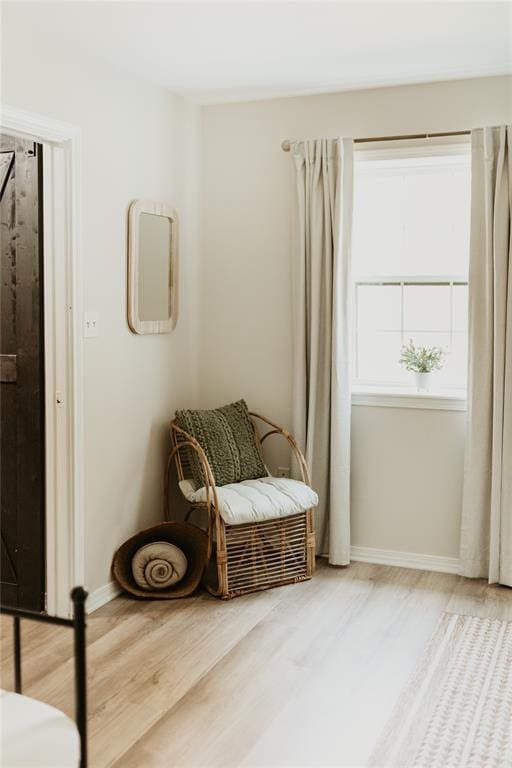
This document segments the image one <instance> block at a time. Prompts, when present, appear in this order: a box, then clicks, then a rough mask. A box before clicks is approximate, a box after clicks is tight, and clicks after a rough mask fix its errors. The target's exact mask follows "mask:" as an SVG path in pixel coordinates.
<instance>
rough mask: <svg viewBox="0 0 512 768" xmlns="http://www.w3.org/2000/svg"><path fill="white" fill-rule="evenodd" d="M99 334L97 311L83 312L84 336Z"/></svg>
mask: <svg viewBox="0 0 512 768" xmlns="http://www.w3.org/2000/svg"><path fill="white" fill-rule="evenodd" d="M99 335H100V317H99V315H98V313H97V312H84V338H86V339H87V338H90V337H92V336H99Z"/></svg>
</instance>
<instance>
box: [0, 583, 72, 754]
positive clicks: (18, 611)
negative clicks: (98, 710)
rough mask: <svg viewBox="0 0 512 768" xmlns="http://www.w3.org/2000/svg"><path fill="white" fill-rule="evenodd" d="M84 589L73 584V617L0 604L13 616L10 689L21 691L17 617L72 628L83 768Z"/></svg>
mask: <svg viewBox="0 0 512 768" xmlns="http://www.w3.org/2000/svg"><path fill="white" fill-rule="evenodd" d="M86 599H87V592H86V591H85V589H84V588H83V587H75V588H74V589H73V590H72V592H71V600H72V601H73V618H72V619H62V618H61V617H60V616H48V614H46V613H36V612H35V611H27V610H25V609H23V608H11V607H9V606H4V605H1V606H0V613H3V614H5V615H6V616H12V617H13V632H14V688H15V691H16V693H21V633H20V619H29V620H31V621H40V622H43V623H45V624H56V625H58V626H61V627H70V628H71V629H73V630H74V635H75V638H74V648H75V719H76V725H77V729H78V733H79V736H80V768H87V670H86V660H85V648H86V646H85V629H86V623H85V601H86Z"/></svg>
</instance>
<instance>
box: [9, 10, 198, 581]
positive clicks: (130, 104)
mask: <svg viewBox="0 0 512 768" xmlns="http://www.w3.org/2000/svg"><path fill="white" fill-rule="evenodd" d="M23 6H24V4H23V3H20V4H17V5H14V4H8V5H5V6H4V8H3V19H2V21H3V25H2V33H3V34H2V64H3V67H2V89H1V99H2V101H3V102H5V103H7V104H10V105H12V106H15V107H19V108H22V109H26V110H30V111H33V112H37V113H40V114H42V115H45V116H48V117H51V118H55V119H58V120H64V121H67V122H70V123H74V124H75V125H78V126H80V128H81V129H82V141H83V190H82V192H83V210H82V219H83V231H82V255H83V264H84V308H85V309H90V310H92V309H94V310H96V311H98V312H99V315H100V328H101V334H100V336H99V338H92V339H85V340H84V356H85V360H84V376H85V382H84V384H85V515H86V520H85V522H86V526H85V527H86V533H85V536H86V541H85V556H86V564H85V566H86V584H85V585H86V587H87V588H88V589H89V590H91V591H93V590H95V589H96V588H98V587H100V586H102V585H104V584H105V583H107V582H108V581H109V580H110V563H111V558H112V553H113V552H114V550H115V549H116V548H117V546H118V545H119V544H120V543H121V542H122V541H123V540H124V539H125V538H127V537H128V536H129V535H131V534H133V533H135V532H136V531H137V530H138V529H140V528H144V527H146V526H148V525H150V524H151V523H152V522H155V521H157V520H159V519H161V516H162V479H163V468H164V461H165V458H166V453H167V449H168V435H167V428H166V424H167V421H168V419H169V417H170V416H171V415H172V414H173V413H174V410H175V409H176V408H177V407H184V406H188V405H191V404H195V403H196V400H197V361H196V349H197V344H196V334H197V322H196V319H197V298H196V284H197V251H198V215H197V214H198V178H199V162H200V156H199V147H200V141H199V139H200V134H199V126H200V124H199V120H200V114H199V110H198V108H197V107H195V106H193V105H191V104H189V103H187V102H186V101H184V100H183V99H179V98H173V97H172V96H171V94H169V93H168V92H167V91H165V90H164V89H161V88H158V87H155V86H153V85H152V84H151V83H149V82H146V81H143V80H138V79H136V78H134V77H131V76H129V75H127V74H124V73H123V72H121V71H118V70H116V69H114V68H112V67H111V66H110V65H108V64H105V63H103V62H101V61H99V60H95V59H93V58H90V57H88V58H82V57H81V55H80V53H79V52H78V51H74V50H69V49H67V48H66V43H65V40H62V39H58V38H59V30H53V32H52V31H51V30H49V29H47V28H46V27H45V17H44V8H42V10H41V11H40V12H39V11H38V9H37V7H36V6H35V5H32V6H31V8H30V12H29V13H27V12H25V9H24V7H23ZM53 33H54V34H55V35H56V36H57V37H56V38H52V34H53ZM57 40H58V43H57ZM139 197H147V198H152V199H155V200H162V201H166V202H168V203H169V204H171V205H172V206H174V207H175V208H176V209H177V210H178V212H179V216H180V316H179V319H178V325H177V328H176V330H175V331H174V332H173V333H172V334H170V335H162V336H136V335H134V334H132V333H131V332H130V330H129V328H128V325H127V322H126V261H127V258H126V231H127V210H128V205H129V203H130V201H131V200H133V199H134V198H139Z"/></svg>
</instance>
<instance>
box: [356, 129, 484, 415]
mask: <svg viewBox="0 0 512 768" xmlns="http://www.w3.org/2000/svg"><path fill="white" fill-rule="evenodd" d="M448 147H449V149H448ZM470 152H471V144H470V142H469V141H466V142H463V143H461V142H460V140H458V141H457V142H454V143H451V142H449V143H447V142H443V143H442V144H441V143H439V142H436V143H434V144H429V145H428V146H427V145H425V143H422V142H418V143H417V142H414V143H412V144H408V143H407V142H403V143H402V142H400V145H399V146H395V147H393V148H389V147H387V148H386V147H379V148H377V149H372V150H367V149H365V150H359V151H357V150H356V153H355V159H356V163H361V164H362V163H364V165H365V166H367V167H369V166H370V163H371V161H372V160H389V161H394V160H403V161H405V163H406V161H407V160H409V159H415V158H419V157H425V158H427V157H440V156H445V155H447V154H450V155H451V156H454V155H466V156H467V155H468V154H470ZM405 163H404V164H405ZM406 284H412V285H429V284H431V285H450V286H451V289H452V288H453V285H467V284H468V279H467V278H466V277H464V276H461V275H442V276H431V275H429V276H418V275H414V276H406V275H396V276H364V277H359V276H356V277H353V279H352V294H353V318H354V328H353V335H352V344H353V351H354V355H353V360H354V369H355V370H354V372H353V374H354V375H353V377H352V405H356V406H378V407H389V408H420V409H429V410H430V409H431V410H451V411H465V410H466V407H467V406H466V400H467V393H466V390H465V389H455V388H449V389H448V388H447V389H436V390H434V391H432V392H418V391H417V390H416V389H415V388H414V386H413V385H406V384H402V383H396V384H385V383H383V382H376V381H364V380H361V379H358V378H357V361H356V359H355V358H356V354H357V343H356V340H357V287H358V286H359V285H401V286H402V292H403V286H404V285H406ZM452 311H453V307H452V306H451V311H450V314H451V315H452ZM402 313H403V298H402ZM401 331H402V337H403V333H404V330H403V315H402V327H401ZM452 333H453V328H452V317H451V318H450V337H451V334H452ZM402 340H403V341H405V339H404V338H402Z"/></svg>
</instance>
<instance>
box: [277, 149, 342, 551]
mask: <svg viewBox="0 0 512 768" xmlns="http://www.w3.org/2000/svg"><path fill="white" fill-rule="evenodd" d="M291 150H292V154H293V157H294V160H295V166H296V171H297V176H296V183H297V203H298V210H297V214H298V215H297V223H296V242H295V245H294V252H293V274H294V321H295V322H294V345H295V347H294V396H293V417H294V432H295V434H296V436H297V438H298V440H299V442H300V444H301V445H302V446H305V455H306V461H307V463H308V466H309V468H310V472H311V481H312V485H313V488H314V489H315V490H316V491H317V493H318V495H319V497H320V504H319V507H318V509H317V511H316V517H315V527H316V537H317V553H318V554H327V555H328V556H329V562H331V563H332V564H333V565H347V564H348V563H349V561H350V370H349V369H350V353H349V342H350V306H349V304H350V240H351V225H352V188H353V142H352V140H351V139H336V140H324V139H319V140H317V141H301V142H296V143H295V144H293V145H292V147H291Z"/></svg>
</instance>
